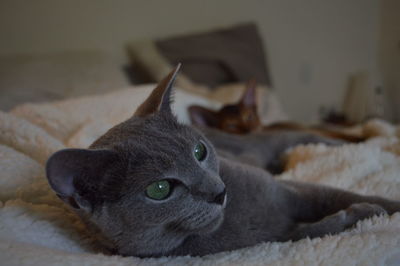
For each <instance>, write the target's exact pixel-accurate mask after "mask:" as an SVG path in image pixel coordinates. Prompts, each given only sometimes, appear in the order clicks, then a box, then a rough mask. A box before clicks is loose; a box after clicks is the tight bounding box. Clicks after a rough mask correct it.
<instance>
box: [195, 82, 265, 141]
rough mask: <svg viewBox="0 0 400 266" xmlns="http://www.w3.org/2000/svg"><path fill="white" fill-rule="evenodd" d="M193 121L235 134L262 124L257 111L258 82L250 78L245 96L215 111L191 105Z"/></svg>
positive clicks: (199, 124)
mask: <svg viewBox="0 0 400 266" xmlns="http://www.w3.org/2000/svg"><path fill="white" fill-rule="evenodd" d="M189 115H190V119H191V121H192V123H193V124H194V125H197V126H201V127H204V126H206V127H213V128H217V129H220V130H222V131H225V132H228V133H233V134H246V133H250V132H252V131H255V130H256V129H258V128H259V127H260V126H261V121H260V117H259V115H258V112H257V102H256V82H255V81H254V80H250V81H249V82H248V83H247V85H246V88H245V91H244V93H243V96H242V97H241V98H240V99H239V101H238V102H237V103H235V104H228V105H225V106H223V107H222V108H221V109H220V110H218V111H213V110H210V109H207V108H204V107H201V106H197V105H193V106H190V107H189Z"/></svg>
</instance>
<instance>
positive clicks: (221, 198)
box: [211, 188, 226, 205]
mask: <svg viewBox="0 0 400 266" xmlns="http://www.w3.org/2000/svg"><path fill="white" fill-rule="evenodd" d="M225 195H226V189H225V188H224V190H223V191H222V192H221V193H219V194H218V195H217V196H215V198H214V200H213V201H212V202H211V203H215V204H219V205H223V204H224V202H225Z"/></svg>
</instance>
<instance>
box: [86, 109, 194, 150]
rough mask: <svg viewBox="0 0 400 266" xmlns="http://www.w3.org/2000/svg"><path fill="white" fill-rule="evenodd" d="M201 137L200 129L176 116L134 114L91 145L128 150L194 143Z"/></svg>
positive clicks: (93, 146) (92, 146)
mask: <svg viewBox="0 0 400 266" xmlns="http://www.w3.org/2000/svg"><path fill="white" fill-rule="evenodd" d="M199 138H201V136H200V133H199V132H197V131H195V130H193V129H192V128H190V127H189V126H186V125H182V124H180V123H178V122H177V121H176V119H175V118H171V117H169V116H165V115H162V114H155V115H152V116H149V117H146V118H140V117H132V118H131V119H129V120H127V121H125V122H123V123H121V124H119V125H117V126H115V127H113V128H112V129H110V130H109V131H108V132H107V133H106V134H105V135H103V136H102V137H100V138H99V139H98V140H97V141H96V142H94V143H93V144H92V145H91V148H99V147H101V148H112V149H114V148H116V149H118V150H124V148H126V149H132V148H134V147H132V146H142V145H144V144H145V145H146V148H147V149H152V148H153V149H165V148H168V147H170V146H179V144H184V143H191V142H194V141H197V140H198V139H199ZM163 147H164V148H163Z"/></svg>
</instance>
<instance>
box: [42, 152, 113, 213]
mask: <svg viewBox="0 0 400 266" xmlns="http://www.w3.org/2000/svg"><path fill="white" fill-rule="evenodd" d="M116 158H117V155H116V153H115V152H112V151H109V150H86V149H64V150H61V151H58V152H56V153H54V154H53V155H52V156H51V157H50V158H49V159H48V160H47V163H46V175H47V179H48V181H49V184H50V186H51V188H52V189H53V190H54V191H55V192H56V194H57V196H58V197H59V198H61V199H62V200H63V201H65V202H66V203H68V204H69V205H71V206H72V207H74V208H78V209H85V210H88V209H90V208H91V202H90V201H91V200H90V199H91V197H92V196H93V195H90V194H91V193H90V191H91V190H92V189H93V188H94V187H96V185H97V184H98V181H99V180H100V179H101V176H102V175H103V174H104V172H105V169H106V168H107V167H109V166H110V164H112V163H113V162H115V160H116ZM83 190H84V191H83ZM94 193H95V191H94V192H93V193H92V194H94Z"/></svg>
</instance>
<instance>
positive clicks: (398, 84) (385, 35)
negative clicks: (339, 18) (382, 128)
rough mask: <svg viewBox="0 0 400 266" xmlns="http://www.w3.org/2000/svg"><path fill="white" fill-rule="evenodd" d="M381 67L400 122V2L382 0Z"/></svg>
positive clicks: (385, 85)
mask: <svg viewBox="0 0 400 266" xmlns="http://www.w3.org/2000/svg"><path fill="white" fill-rule="evenodd" d="M379 59H380V61H379V63H380V64H379V65H380V69H381V70H382V80H383V86H384V87H385V88H386V91H387V96H388V97H387V98H388V100H389V103H391V105H392V106H393V110H392V114H393V116H394V118H395V120H396V121H399V120H400V1H398V0H382V5H381V23H380V36H379Z"/></svg>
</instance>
